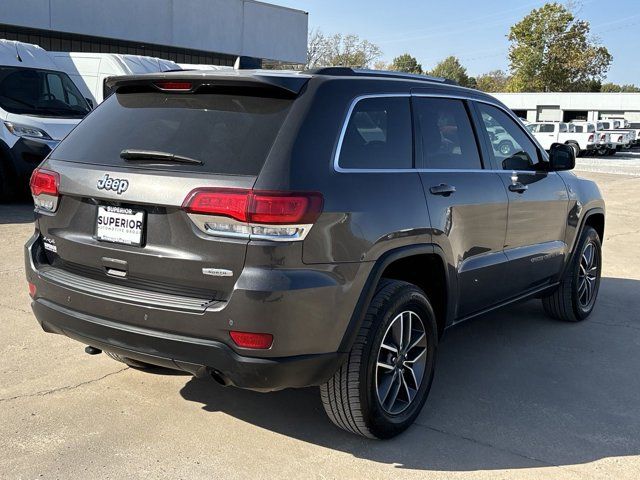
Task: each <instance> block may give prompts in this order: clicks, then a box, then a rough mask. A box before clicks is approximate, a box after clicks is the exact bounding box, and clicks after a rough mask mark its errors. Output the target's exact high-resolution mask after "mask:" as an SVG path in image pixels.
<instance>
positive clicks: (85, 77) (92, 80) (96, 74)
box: [49, 52, 181, 105]
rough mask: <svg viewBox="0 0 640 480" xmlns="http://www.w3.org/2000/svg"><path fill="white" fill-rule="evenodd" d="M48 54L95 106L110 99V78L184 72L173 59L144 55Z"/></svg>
mask: <svg viewBox="0 0 640 480" xmlns="http://www.w3.org/2000/svg"><path fill="white" fill-rule="evenodd" d="M49 55H50V56H51V58H52V60H53V61H54V63H55V64H56V65H57V66H58V68H59V69H60V70H62V71H64V72H66V73H67V74H68V75H69V76H70V77H71V79H72V80H73V81H74V82H75V84H76V85H77V86H78V88H79V89H80V91H82V93H83V94H84V95H85V97H88V98H90V99H91V100H92V101H93V103H94V105H98V104H99V103H101V102H102V101H103V100H104V99H105V97H108V96H109V95H108V92H106V91H105V89H104V83H105V82H104V81H105V79H107V78H109V77H116V76H120V75H135V74H140V73H155V72H166V71H170V70H181V68H180V67H179V66H178V64H177V63H175V62H172V61H171V60H163V59H162V58H155V57H144V56H141V55H120V54H115V53H80V52H49Z"/></svg>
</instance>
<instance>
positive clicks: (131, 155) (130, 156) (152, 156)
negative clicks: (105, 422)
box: [120, 148, 203, 165]
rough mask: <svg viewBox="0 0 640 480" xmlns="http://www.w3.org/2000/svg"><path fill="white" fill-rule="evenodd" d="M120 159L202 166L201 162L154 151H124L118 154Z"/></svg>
mask: <svg viewBox="0 0 640 480" xmlns="http://www.w3.org/2000/svg"><path fill="white" fill-rule="evenodd" d="M120 158H122V159H123V160H134V161H135V160H141V161H145V160H152V161H153V160H156V161H159V162H176V163H188V164H191V165H202V164H203V162H202V160H197V159H195V158H191V157H185V156H183V155H176V154H175V153H169V152H156V151H154V150H135V149H130V148H128V149H125V150H122V151H121V152H120Z"/></svg>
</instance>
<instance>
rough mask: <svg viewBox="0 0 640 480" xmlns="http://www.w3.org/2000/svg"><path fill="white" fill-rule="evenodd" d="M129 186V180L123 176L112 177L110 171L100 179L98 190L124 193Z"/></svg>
mask: <svg viewBox="0 0 640 480" xmlns="http://www.w3.org/2000/svg"><path fill="white" fill-rule="evenodd" d="M127 188H129V181H128V180H124V179H122V178H111V177H110V176H109V174H108V173H105V174H104V177H102V178H101V179H100V180H98V190H112V191H114V192H116V193H117V194H118V195H122V194H123V193H124V192H126V191H127Z"/></svg>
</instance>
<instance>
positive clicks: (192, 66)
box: [178, 63, 234, 71]
mask: <svg viewBox="0 0 640 480" xmlns="http://www.w3.org/2000/svg"><path fill="white" fill-rule="evenodd" d="M178 67H180V68H181V69H182V70H227V71H232V70H234V68H233V67H227V66H225V65H206V64H204V63H179V64H178Z"/></svg>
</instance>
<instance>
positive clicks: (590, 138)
mask: <svg viewBox="0 0 640 480" xmlns="http://www.w3.org/2000/svg"><path fill="white" fill-rule="evenodd" d="M594 138H595V136H594V135H593V133H592V134H591V135H589V140H587V141H588V142H593V139H594Z"/></svg>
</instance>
